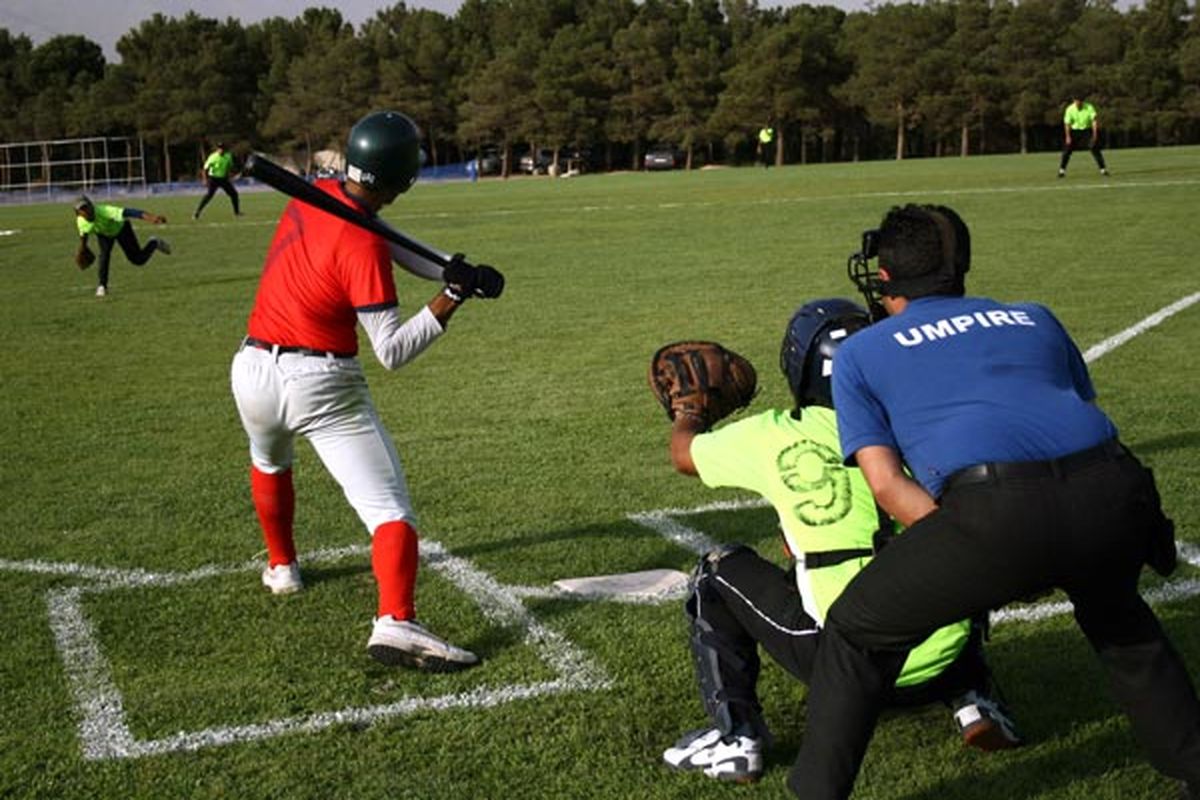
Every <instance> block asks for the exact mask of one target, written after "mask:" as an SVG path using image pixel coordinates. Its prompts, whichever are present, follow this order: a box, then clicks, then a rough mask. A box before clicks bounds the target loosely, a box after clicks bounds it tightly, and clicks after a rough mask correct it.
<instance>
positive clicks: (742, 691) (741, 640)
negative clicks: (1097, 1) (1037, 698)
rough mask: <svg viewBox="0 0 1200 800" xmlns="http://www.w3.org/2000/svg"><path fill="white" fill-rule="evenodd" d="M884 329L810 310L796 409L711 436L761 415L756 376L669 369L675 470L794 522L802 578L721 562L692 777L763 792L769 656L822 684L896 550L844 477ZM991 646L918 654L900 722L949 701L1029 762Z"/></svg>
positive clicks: (741, 366) (967, 627)
mask: <svg viewBox="0 0 1200 800" xmlns="http://www.w3.org/2000/svg"><path fill="white" fill-rule="evenodd" d="M868 324H869V321H868V318H867V313H866V311H865V310H863V309H862V308H861V307H859V306H857V305H855V304H854V303H851V302H849V301H847V300H836V299H834V300H817V301H814V302H811V303H808V304H807V305H804V306H802V307H800V308H799V309H798V310H797V311H796V312H795V314H794V315H793V316H792V318H791V320H790V321H789V323H788V327H787V331H786V333H785V334H784V338H783V346H782V351H781V353H780V367H781V368H782V370H783V373H784V375H785V376H786V377H787V381H788V386H789V388H790V389H791V393H792V397H793V398H794V400H795V407H794V408H792V409H771V410H768V411H764V412H762V413H759V414H756V415H754V416H750V417H747V418H745V419H742V420H739V421H737V422H733V423H730V424H728V425H725V426H724V427H722V428H721V429H720V430H717V431H711V428H712V426H713V425H714V424H715V423H716V422H718V421H719V420H721V419H722V418H724V417H725V416H727V415H728V414H730V413H732V412H733V411H735V410H737V409H739V408H742V407H744V406H745V405H747V404H748V403H749V402H750V399H751V398H752V397H753V395H754V392H755V384H756V377H755V372H754V368H753V367H752V366H751V365H750V363H749V362H748V361H746V359H744V358H743V357H741V356H739V355H737V354H736V353H732V352H730V351H728V350H726V349H725V348H723V347H721V346H720V345H718V344H714V343H711V342H681V343H677V344H675V345H668V346H667V347H664V348H663V349H662V350H660V351H659V352H658V353H656V354H655V356H654V358H653V359H652V361H651V365H650V383H651V387H652V389H653V390H654V393H655V395H656V396H657V397H658V399H659V402H660V403H661V404H662V405H663V407H664V408H665V409H666V410H667V415H668V417H670V418H671V420H672V426H671V444H670V449H671V459H672V461H673V463H674V465H675V468H676V469H677V470H678V471H679V472H681V473H683V474H685V475H694V476H697V477H699V478H700V479H701V480H702V481H703V482H704V483H705V485H707V486H711V487H720V486H729V487H740V488H743V489H750V490H752V491H754V492H757V493H759V494H760V495H762V496H763V497H765V498H767V499H768V500H770V501H771V503H772V505H773V506H774V507H775V510H776V513H777V514H778V516H779V521H780V527H781V529H782V533H783V540H784V549H785V551H786V553H787V555H788V557H789V560H790V561H791V567H790V568H789V569H787V570H785V569H782V568H780V567H779V566H777V565H776V564H774V563H772V562H771V561H768V560H767V559H765V558H763V557H762V556H760V555H759V554H758V553H756V552H755V551H754V550H752V549H751V548H749V547H746V546H744V545H739V544H730V545H726V546H723V547H720V548H718V549H716V550H714V551H712V552H710V553H707V554H705V555H704V556H703V557H702V558H701V559H700V562H699V564H698V565H697V567H696V570H695V572H694V573H693V576H692V584H691V589H690V595H689V597H688V599H687V601H686V604H685V611H686V615H687V619H688V624H689V636H688V642H689V646H690V649H691V652H692V659H693V662H694V665H695V668H696V677H697V680H698V682H699V686H700V697H701V701H702V703H703V705H704V710H705V712H706V713H707V714H708V717H709V720H710V722H711V727H706V728H701V729H699V730H696V731H693V732H691V733H688V734H686V735H685V736H683V738H681V739H680V740H679V741H678V742H676V743H675V745H674V746H673V747H670V748H668V749H667V750H666V751H664V752H663V760H664V761H665V762H666V763H667V764H668V765H669V766H671V767H673V768H675V769H680V770H699V771H702V772H703V773H704V774H705V775H707V776H708V777H710V778H716V779H718V780H725V781H736V782H739V783H748V782H752V781H755V780H757V779H758V778H760V777H761V776H762V771H763V750H764V748H765V747H767V746H769V742H770V733H769V731H768V728H767V725H766V722H765V721H764V720H763V717H762V708H761V706H760V705H759V701H758V695H757V692H756V684H757V680H758V674H759V667H760V663H761V662H760V661H759V656H758V648H757V645H760V644H761V645H762V647H763V648H764V649H765V650H766V651H767V653H768V654H770V655H771V657H772V658H774V659H775V660H776V661H777V662H778V663H779V664H780V665H781V666H782V667H783V668H784V669H786V670H787V671H788V672H789V673H791V674H792V675H794V676H795V677H796V678H798V679H799V680H801V681H804V682H805V683H807V682H808V681H809V678H810V676H811V673H812V667H813V662H814V658H815V655H816V652H817V648H818V647H819V645H820V640H821V627H822V621H823V619H824V614H825V611H826V609H828V608H829V606H830V604H832V603H833V601H834V599H835V598H836V597H837V596H838V595H839V594H840V593H841V591H842V589H843V588H844V587H845V585H846V584H847V583H848V582H849V581H850V579H851V578H853V577H854V575H855V574H856V573H857V572H858V571H859V570H860V569H862V567H863V566H865V565H866V564H867V563H868V562H869V561H870V559H871V557H872V554H873V553H874V552H875V550H876V549H877V548H878V547H881V546H883V545H884V544H886V542H887V540H888V539H889V538H890V537H892V536H894V535H896V529H895V527H894V523H893V522H892V521H891V520H890V519H889V518H888V517H887V516H886V515H885V514H883V513H882V512H881V511H880V510H879V509H878V508H877V507H876V505H875V501H874V499H873V497H872V495H871V490H870V488H869V487H868V486H867V483H866V480H865V479H864V478H863V476H862V474H861V472H860V471H859V470H858V469H854V468H847V467H844V466H843V465H842V459H841V455H840V453H841V451H840V450H839V446H838V434H837V427H836V424H835V417H834V412H833V408H832V406H833V401H832V389H831V383H830V375H831V373H832V366H833V363H834V355H835V353H836V351H837V349H838V347H839V345H840V344H841V342H842V341H843V340H844V339H845V338H846V337H847V336H850V335H851V334H853V333H854V332H855V331H857V330H859V329H861V328H864V327H866V326H867V325H868ZM982 638H983V636H982V630H980V628H979V627H978V626H974V625H972V624H971V623H970V622H968V621H966V620H964V621H961V622H958V623H954V624H952V625H948V626H946V627H944V628H941V629H939V630H938V631H936V632H935V633H934V634H933V635H932V636H930V637H929V639H927V640H926V641H925V642H923V643H922V644H920V645H919V646H917V647H916V648H914V649H913V650H912V652H911V653H910V655H909V658H908V661H907V662H906V664H905V666H904V670H903V672H902V673H901V675H900V678H899V679H898V680H897V682H896V692H895V694H894V702H895V704H896V705H899V706H916V705H925V704H928V703H931V702H936V701H940V702H943V703H945V704H946V705H947V706H949V707H951V708H953V709H954V719H955V721H956V723H957V725H958V729H959V731H960V733H961V735H962V737H963V741H964V743H965V744H968V745H971V746H973V747H977V748H980V749H982V750H988V751H990V750H999V749H1005V748H1010V747H1016V746H1017V745H1019V744H1020V743H1021V739H1020V737H1019V735H1018V734H1017V732H1016V729H1015V726H1014V725H1013V723H1012V721H1011V720H1010V719H1009V717H1008V714H1007V713H1006V711H1005V710H1004V709H1003V708H1002V707H1001V705H1000V704H999V703H998V702H996V701H995V700H994V699H992V697H991V691H990V674H989V670H988V668H987V665H986V663H985V662H984V659H983V652H982Z"/></svg>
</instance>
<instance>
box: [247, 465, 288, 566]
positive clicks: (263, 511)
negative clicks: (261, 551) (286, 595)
mask: <svg viewBox="0 0 1200 800" xmlns="http://www.w3.org/2000/svg"><path fill="white" fill-rule="evenodd" d="M250 494H251V496H252V497H253V498H254V510H255V511H257V512H258V522H259V524H260V525H262V532H263V541H265V542H266V543H267V565H268V566H271V567H276V566H279V565H280V564H290V563H292V562H293V561H295V560H296V543H295V541H293V539H292V520H293V519H294V517H295V511H296V491H295V489H293V488H292V471H291V470H290V469H285V470H284V471H283V472H276V473H269V472H262V471H260V470H259V469H258V468H256V467H253V466H251V467H250Z"/></svg>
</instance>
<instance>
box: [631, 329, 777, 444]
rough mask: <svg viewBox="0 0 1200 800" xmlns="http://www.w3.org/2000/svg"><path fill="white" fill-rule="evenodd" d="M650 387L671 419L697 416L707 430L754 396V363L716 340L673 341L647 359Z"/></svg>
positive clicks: (756, 382) (755, 386)
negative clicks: (648, 360) (648, 361)
mask: <svg viewBox="0 0 1200 800" xmlns="http://www.w3.org/2000/svg"><path fill="white" fill-rule="evenodd" d="M648 377H649V380H650V388H651V389H652V390H653V391H654V395H655V396H656V397H657V398H658V402H659V403H660V404H661V405H662V407H663V408H664V409H665V410H666V412H667V417H668V418H670V419H672V420H674V419H675V417H676V416H677V415H679V414H684V415H687V416H692V417H696V418H698V419H700V420H701V421H702V422H703V423H704V427H705V429H706V430H707V429H708V428H711V427H712V426H713V425H714V424H716V423H717V421H719V420H721V419H724V418H725V417H727V416H729V415H730V414H732V413H733V412H734V411H737V410H738V409H739V408H745V407H746V406H748V405H749V404H750V401H751V400H752V399H753V398H754V393H755V391H756V390H757V388H758V376H757V374H756V373H755V371H754V365H752V364H751V363H750V362H749V361H747V360H746V359H745V358H743V357H742V356H740V355H738V354H737V353H735V352H733V351H732V350H726V349H725V348H724V347H722V346H721V345H719V344H717V343H716V342H674V343H672V344H668V345H665V346H663V347H661V348H659V350H658V352H657V353H655V354H654V357H653V358H651V359H650V374H649V376H648Z"/></svg>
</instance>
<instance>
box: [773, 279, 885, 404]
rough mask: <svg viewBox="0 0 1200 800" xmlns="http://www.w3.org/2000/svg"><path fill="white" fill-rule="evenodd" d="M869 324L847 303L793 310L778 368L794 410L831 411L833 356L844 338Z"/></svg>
mask: <svg viewBox="0 0 1200 800" xmlns="http://www.w3.org/2000/svg"><path fill="white" fill-rule="evenodd" d="M869 324H870V319H869V318H868V317H867V311H866V309H864V308H863V307H862V306H860V305H858V304H857V303H852V302H850V301H849V300H842V299H839V298H831V299H827V300H813V301H812V302H811V303H805V304H804V305H802V306H800V308H798V309H796V313H795V314H793V315H792V318H791V320H790V321H789V322H788V326H787V331H786V332H785V333H784V334H783V346H782V347H781V348H780V350H779V368H780V369H782V370H783V374H784V375H786V376H787V382H788V387H789V388H790V389H791V390H792V397H793V398H794V399H795V401H796V408H804V407H805V406H825V407H826V408H833V384H832V383H831V381H830V376H831V375H832V374H833V354H834V353H835V352H836V351H837V349H838V348H839V347H840V346H841V344H842V342H843V341H844V340H845V338H846V337H847V336H849V335H850V334H852V333H854V332H855V331H858V330H862V329H863V328H865V327H867V325H869Z"/></svg>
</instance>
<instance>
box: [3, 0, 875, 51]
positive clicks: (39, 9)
mask: <svg viewBox="0 0 1200 800" xmlns="http://www.w3.org/2000/svg"><path fill="white" fill-rule="evenodd" d="M822 2H823V4H827V5H836V6H838V7H840V8H845V9H847V10H851V9H858V8H865V7H866V3H865V1H864V0H822ZM797 4H798V0H790V2H789V0H760V2H759V6H760V7H761V8H769V7H774V6H790V5H797ZM321 5H324V6H326V7H328V8H337V9H338V10H339V11H341V12H342V17H343V18H344V19H346V20H347V21H348V22H351V23H353V24H354V25H355V27H357V26H358V25H360V24H362V23H363V22H365V21H366V20H368V19H371V18H372V17H374V16H375V12H376V11H378V10H380V9H383V8H390V7H392V6H393V5H395V0H250V1H249V2H248V1H247V0H91V2H89V1H88V0H0V28H7V29H8V31H9V32H10V33H14V34H20V33H23V34H25V35H26V36H28V37H29V38H30V39H32V40H33V43H34V44H35V45H37V44H41V43H42V42H44V41H46V40H47V39H49V38H51V37H53V36H58V35H61V34H80V35H82V36H86V37H87V38H89V39H91V40H92V41H93V42H95V43H96V44H98V45H100V46H101V47H102V48H103V49H104V57H105V59H107V60H108V61H110V62H115V61H119V60H120V56H119V55H118V54H117V48H116V43H117V39H119V38H121V36H122V35H124V34H125V33H126V32H128V31H129V30H131V29H132V28H135V27H137V25H138V23H140V22H141V21H142V20H144V19H148V18H149V17H151V16H153V15H154V13H155V12H160V13H162V14H163V15H164V16H168V17H182V16H184V15H185V14H186V13H187V12H188V11H189V10H191V11H195V12H196V13H197V14H199V15H200V16H202V17H211V18H215V19H225V18H227V17H236V18H238V19H240V20H241V21H242V22H244V23H247V24H250V23H254V22H257V21H258V20H261V19H266V18H268V17H286V18H288V19H292V18H294V17H298V16H300V14H301V13H303V11H304V9H306V8H309V7H310V6H321ZM406 5H407V6H408V7H409V8H430V9H433V10H435V11H441V12H442V13H444V14H448V15H453V14H454V13H455V12H456V11H457V10H458V7H459V6H460V5H461V0H406Z"/></svg>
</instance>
